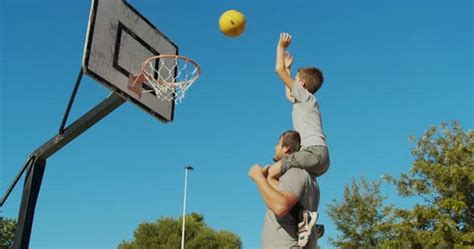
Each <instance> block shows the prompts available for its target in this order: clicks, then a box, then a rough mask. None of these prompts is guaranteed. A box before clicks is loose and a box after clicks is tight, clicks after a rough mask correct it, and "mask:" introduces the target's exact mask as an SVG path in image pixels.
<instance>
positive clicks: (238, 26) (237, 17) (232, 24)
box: [219, 10, 247, 37]
mask: <svg viewBox="0 0 474 249" xmlns="http://www.w3.org/2000/svg"><path fill="white" fill-rule="evenodd" d="M246 24H247V22H246V21H245V16H244V15H243V14H242V13H240V12H239V11H237V10H228V11H226V12H224V13H223V14H222V15H221V17H220V18H219V28H220V30H221V31H222V33H224V35H226V36H230V37H237V36H239V35H240V34H242V32H244V30H245V25H246Z"/></svg>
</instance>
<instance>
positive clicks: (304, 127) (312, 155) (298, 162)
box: [269, 33, 329, 246]
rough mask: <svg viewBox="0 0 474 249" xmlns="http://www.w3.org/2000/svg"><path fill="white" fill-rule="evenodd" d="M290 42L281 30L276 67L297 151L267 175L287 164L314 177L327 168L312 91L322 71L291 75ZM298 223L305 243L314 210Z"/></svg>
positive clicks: (310, 69)
mask: <svg viewBox="0 0 474 249" xmlns="http://www.w3.org/2000/svg"><path fill="white" fill-rule="evenodd" d="M290 43H291V36H290V35H289V34H288V33H281V34H280V39H279V41H278V45H277V51H276V63H275V71H276V73H277V75H278V77H279V78H280V79H281V80H282V81H283V83H284V84H285V86H286V89H285V90H286V96H287V98H288V100H289V101H290V102H291V103H292V105H293V110H292V119H293V126H294V129H295V130H296V131H297V132H298V133H299V134H300V135H301V140H302V141H301V145H302V148H301V150H300V151H298V152H295V153H293V154H291V155H289V156H288V157H285V158H282V159H281V160H280V161H278V162H276V163H275V164H274V165H273V166H271V167H270V169H269V176H270V177H272V178H274V179H278V178H279V177H280V176H281V175H283V174H284V173H285V172H286V171H287V170H288V169H289V168H294V167H296V168H302V169H304V170H306V171H307V172H308V173H309V174H310V175H311V177H312V178H313V179H316V177H318V176H321V175H323V174H324V173H326V171H327V170H328V168H329V153H328V149H327V144H326V136H325V135H324V132H323V129H322V121H321V113H320V111H319V104H318V102H317V100H316V97H315V96H314V94H315V93H316V92H317V91H318V90H319V88H320V87H321V85H322V83H323V80H324V78H323V74H322V72H321V71H320V70H319V69H317V68H315V67H306V68H300V69H299V70H298V73H297V74H296V77H295V79H294V80H293V79H292V78H291V65H292V63H293V57H292V56H291V55H290V54H289V53H287V52H286V49H287V48H288V46H289V45H290ZM301 214H302V222H301V223H300V225H299V231H298V235H299V236H298V237H299V238H298V240H299V241H298V242H299V244H300V246H304V245H305V244H306V243H307V240H308V236H309V235H310V234H311V230H312V226H313V225H314V224H315V221H316V220H317V213H315V212H308V211H305V210H303V211H302V212H301Z"/></svg>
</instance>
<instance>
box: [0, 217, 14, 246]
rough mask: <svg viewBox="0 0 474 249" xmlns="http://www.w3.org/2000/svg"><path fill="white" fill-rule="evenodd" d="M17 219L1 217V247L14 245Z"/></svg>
mask: <svg viewBox="0 0 474 249" xmlns="http://www.w3.org/2000/svg"><path fill="white" fill-rule="evenodd" d="M15 229H16V220H14V219H9V218H6V219H5V218H3V217H0V249H8V248H11V247H12V246H13V239H14V238H15Z"/></svg>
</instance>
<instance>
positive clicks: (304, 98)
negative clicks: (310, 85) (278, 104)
mask: <svg viewBox="0 0 474 249" xmlns="http://www.w3.org/2000/svg"><path fill="white" fill-rule="evenodd" d="M291 96H293V97H294V98H295V99H296V100H297V101H298V102H301V103H304V102H309V101H312V100H314V95H313V94H311V93H310V92H309V91H308V90H306V89H305V88H304V87H303V86H302V85H301V84H300V83H298V82H296V81H293V86H292V87H291Z"/></svg>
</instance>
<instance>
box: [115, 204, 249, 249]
mask: <svg viewBox="0 0 474 249" xmlns="http://www.w3.org/2000/svg"><path fill="white" fill-rule="evenodd" d="M181 224H182V218H180V219H178V220H175V219H172V218H161V219H159V220H157V221H156V222H155V223H142V224H139V225H138V228H137V229H136V230H135V232H134V234H133V237H134V239H133V240H132V241H122V243H120V244H119V245H118V248H119V249H138V248H140V249H151V248H153V249H157V248H163V249H169V248H180V246H181V231H182V230H181V228H182V225H181ZM185 241H186V248H187V249H213V248H215V249H234V248H241V247H242V242H241V241H240V237H239V236H238V235H236V234H234V233H231V232H228V231H215V230H213V229H212V228H210V227H209V226H208V225H207V224H206V223H205V222H204V217H203V216H202V215H199V214H196V213H192V214H190V215H187V216H186V234H185Z"/></svg>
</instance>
